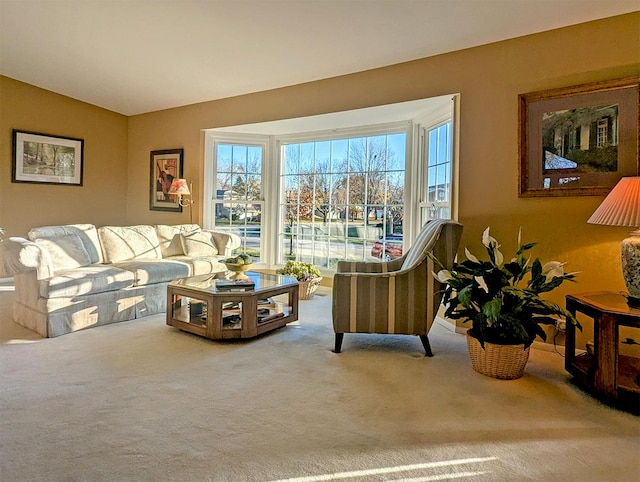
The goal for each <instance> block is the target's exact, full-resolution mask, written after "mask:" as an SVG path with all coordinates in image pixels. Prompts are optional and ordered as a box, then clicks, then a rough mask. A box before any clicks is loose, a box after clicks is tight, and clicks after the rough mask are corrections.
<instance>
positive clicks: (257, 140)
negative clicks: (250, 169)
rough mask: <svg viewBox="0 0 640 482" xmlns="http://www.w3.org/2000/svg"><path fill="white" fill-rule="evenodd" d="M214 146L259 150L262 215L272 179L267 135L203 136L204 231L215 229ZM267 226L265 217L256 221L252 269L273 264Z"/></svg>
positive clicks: (267, 219)
mask: <svg viewBox="0 0 640 482" xmlns="http://www.w3.org/2000/svg"><path fill="white" fill-rule="evenodd" d="M218 144H239V145H250V146H258V147H261V148H262V171H261V173H260V174H261V179H262V185H261V189H260V192H261V198H260V202H259V203H254V204H261V205H262V212H263V214H264V212H265V211H266V210H268V209H269V208H270V206H269V203H270V202H271V199H270V197H271V196H270V193H271V192H273V191H272V190H271V188H270V186H271V183H270V177H272V169H269V168H268V165H269V156H270V155H271V153H270V150H269V149H270V146H271V145H272V144H273V142H272V140H271V138H270V137H269V136H260V135H247V134H233V133H220V134H218V133H215V132H213V131H210V132H206V133H205V140H204V146H205V159H204V161H205V162H204V196H203V206H202V213H203V222H202V224H203V227H204V228H205V229H215V209H214V203H215V201H216V192H217V191H216V183H217V165H216V151H217V146H218ZM268 224H269V217H268V216H266V217H265V216H264V215H263V216H262V217H261V220H260V250H261V253H260V262H259V263H256V267H260V268H266V267H269V266H271V265H272V264H273V260H272V259H269V256H270V253H272V252H273V249H272V248H273V246H272V244H273V243H272V242H271V240H270V239H269V237H268V235H267V232H266V231H267V230H266V229H264V228H265V226H266V225H268Z"/></svg>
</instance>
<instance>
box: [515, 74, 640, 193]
mask: <svg viewBox="0 0 640 482" xmlns="http://www.w3.org/2000/svg"><path fill="white" fill-rule="evenodd" d="M639 85H640V77H633V78H628V79H619V80H611V81H605V82H598V83H595V84H585V85H580V86H575V87H568V88H562V89H554V90H547V91H541V92H532V93H529V94H521V95H520V96H519V101H520V115H519V129H520V197H539V196H576V195H599V196H600V195H605V194H607V193H608V192H609V191H610V190H611V188H612V187H613V186H614V185H615V184H616V183H617V182H618V181H619V180H620V178H621V177H624V176H637V175H639V174H640V160H639V158H638V145H639V142H640V141H639V133H638V116H639V115H640V104H639V102H638V86H639Z"/></svg>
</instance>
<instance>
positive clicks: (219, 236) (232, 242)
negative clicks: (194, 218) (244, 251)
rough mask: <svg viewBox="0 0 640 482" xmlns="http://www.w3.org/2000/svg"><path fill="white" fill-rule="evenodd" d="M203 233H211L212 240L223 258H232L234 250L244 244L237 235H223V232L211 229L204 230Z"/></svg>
mask: <svg viewBox="0 0 640 482" xmlns="http://www.w3.org/2000/svg"><path fill="white" fill-rule="evenodd" d="M203 231H206V232H208V233H211V238H212V239H213V242H214V243H215V244H216V248H217V249H218V253H219V254H220V255H221V256H225V257H227V256H231V255H232V254H233V250H234V249H236V248H239V247H240V245H241V244H242V242H241V239H240V236H238V235H237V234H233V233H223V232H222V231H213V230H211V229H203Z"/></svg>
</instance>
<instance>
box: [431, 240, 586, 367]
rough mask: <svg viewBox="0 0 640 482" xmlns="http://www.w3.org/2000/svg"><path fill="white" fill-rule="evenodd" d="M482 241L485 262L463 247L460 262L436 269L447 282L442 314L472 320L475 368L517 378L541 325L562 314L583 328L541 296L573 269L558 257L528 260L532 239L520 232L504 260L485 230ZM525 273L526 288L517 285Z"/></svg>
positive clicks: (570, 275) (572, 275)
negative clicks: (523, 240) (566, 269)
mask: <svg viewBox="0 0 640 482" xmlns="http://www.w3.org/2000/svg"><path fill="white" fill-rule="evenodd" d="M482 244H484V246H485V247H486V249H487V254H488V256H489V259H488V260H486V261H481V260H479V259H478V258H476V257H475V256H474V255H472V254H471V253H470V252H469V250H468V249H466V248H465V254H466V258H467V259H466V260H465V261H463V262H461V263H458V262H456V263H454V264H453V267H452V268H451V270H445V269H442V270H440V271H439V272H438V273H437V275H436V277H437V278H438V280H439V281H440V282H442V283H445V284H446V287H445V290H444V294H443V299H442V301H443V303H444V304H445V306H446V311H445V316H447V317H449V318H451V319H454V320H458V319H460V320H463V322H467V321H471V322H472V328H471V329H469V330H468V331H467V346H468V348H469V355H470V357H471V364H472V366H473V369H474V370H476V371H477V372H479V373H482V374H483V375H487V376H491V377H494V378H502V379H514V378H520V377H521V376H522V374H523V372H524V367H525V365H526V363H527V360H528V359H529V348H530V346H531V344H532V343H533V341H534V339H535V338H536V336H539V337H540V338H542V339H543V340H546V333H545V331H544V330H543V328H542V326H541V325H555V324H556V322H557V320H558V318H560V319H563V318H564V319H565V320H566V321H567V322H569V323H573V324H575V325H576V326H577V327H578V328H579V329H582V327H581V326H580V324H579V323H578V321H577V320H576V319H575V318H574V317H573V316H572V315H571V314H570V313H569V312H568V311H566V310H565V309H563V308H562V307H560V306H559V305H558V304H556V303H553V302H551V301H548V300H544V299H542V298H541V297H540V294H541V293H545V292H549V291H552V290H553V289H555V288H557V287H558V286H560V285H561V284H562V283H563V282H564V281H565V280H568V281H573V280H574V278H575V275H576V273H567V274H565V273H564V269H563V266H564V263H559V262H557V261H550V262H548V263H545V264H544V265H543V264H542V262H541V261H540V259H539V258H536V259H535V260H534V261H533V262H532V263H531V262H530V261H531V257H526V258H525V253H527V251H529V250H530V249H531V248H533V247H534V246H535V244H536V243H527V244H522V243H521V240H520V233H519V234H518V250H517V251H516V256H515V257H514V258H513V259H512V260H511V261H509V262H507V263H505V262H504V258H503V255H502V253H501V252H500V251H499V250H498V248H499V247H500V245H499V244H498V242H497V241H496V240H495V238H493V237H491V236H490V235H489V228H487V229H486V230H485V231H484V233H483V235H482ZM436 261H437V260H436ZM527 275H529V276H528V281H526V286H522V287H521V286H520V284H524V283H525V277H527Z"/></svg>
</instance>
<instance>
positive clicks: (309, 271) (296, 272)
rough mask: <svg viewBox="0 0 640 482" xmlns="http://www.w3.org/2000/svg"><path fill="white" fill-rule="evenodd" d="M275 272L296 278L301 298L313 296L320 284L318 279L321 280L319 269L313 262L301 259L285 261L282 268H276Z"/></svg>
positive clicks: (306, 298) (308, 298) (307, 298)
mask: <svg viewBox="0 0 640 482" xmlns="http://www.w3.org/2000/svg"><path fill="white" fill-rule="evenodd" d="M276 274H281V275H287V276H293V277H294V278H296V279H297V280H298V283H299V284H300V291H299V293H300V294H299V298H300V299H301V300H310V299H311V298H313V295H314V293H315V292H316V290H317V289H318V286H320V281H322V274H321V273H320V270H319V269H318V268H317V267H316V266H315V265H314V264H312V263H303V262H302V261H287V264H285V265H284V267H283V268H280V269H277V270H276Z"/></svg>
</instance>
